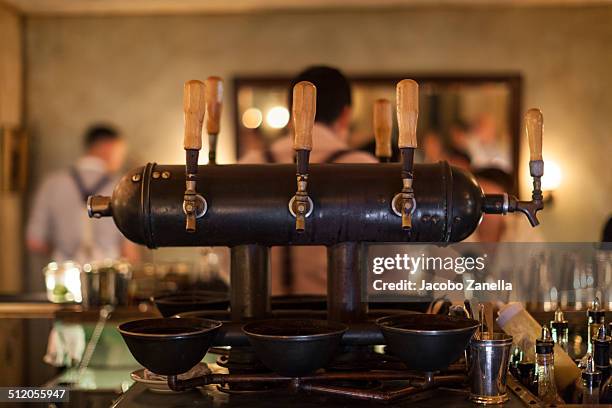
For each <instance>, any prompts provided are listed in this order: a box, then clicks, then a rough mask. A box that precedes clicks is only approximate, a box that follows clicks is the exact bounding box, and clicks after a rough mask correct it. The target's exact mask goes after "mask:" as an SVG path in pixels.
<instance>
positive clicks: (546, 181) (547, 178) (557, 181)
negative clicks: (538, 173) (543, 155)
mask: <svg viewBox="0 0 612 408" xmlns="http://www.w3.org/2000/svg"><path fill="white" fill-rule="evenodd" d="M562 179H563V172H562V171H561V167H559V165H558V164H557V163H556V162H554V161H552V160H547V159H544V176H542V195H543V196H544V202H545V203H548V204H549V205H550V204H552V202H553V194H554V191H555V190H556V189H558V188H559V187H560V186H561V181H562Z"/></svg>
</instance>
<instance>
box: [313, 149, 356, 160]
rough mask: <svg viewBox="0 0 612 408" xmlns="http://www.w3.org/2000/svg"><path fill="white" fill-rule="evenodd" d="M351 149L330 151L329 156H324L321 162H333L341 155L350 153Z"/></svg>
mask: <svg viewBox="0 0 612 408" xmlns="http://www.w3.org/2000/svg"><path fill="white" fill-rule="evenodd" d="M352 152H353V150H336V151H335V152H332V153H331V154H330V155H329V156H327V157H326V158H325V160H323V161H322V162H321V163H333V162H335V161H338V160H339V159H340V158H341V157H343V156H346V155H347V154H349V153H352Z"/></svg>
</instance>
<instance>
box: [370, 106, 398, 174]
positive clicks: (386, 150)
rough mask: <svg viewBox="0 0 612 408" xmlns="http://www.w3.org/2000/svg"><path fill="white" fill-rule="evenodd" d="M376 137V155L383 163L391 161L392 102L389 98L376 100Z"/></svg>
mask: <svg viewBox="0 0 612 408" xmlns="http://www.w3.org/2000/svg"><path fill="white" fill-rule="evenodd" d="M373 123H374V139H375V140H376V151H375V154H376V157H377V158H378V160H379V161H380V162H381V163H388V162H390V161H391V156H392V150H391V129H392V127H393V119H392V116H391V102H389V100H388V99H377V100H376V101H375V102H374V114H373Z"/></svg>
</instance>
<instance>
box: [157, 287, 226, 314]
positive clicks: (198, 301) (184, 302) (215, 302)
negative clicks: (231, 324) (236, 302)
mask: <svg viewBox="0 0 612 408" xmlns="http://www.w3.org/2000/svg"><path fill="white" fill-rule="evenodd" d="M153 301H154V302H155V306H157V309H158V310H159V312H160V313H161V314H162V316H164V317H170V316H174V315H176V314H179V313H184V312H193V311H199V310H227V308H228V307H229V298H228V296H227V294H225V293H222V292H207V291H201V290H200V291H193V292H183V293H175V294H171V295H163V296H157V297H155V298H154V299H153Z"/></svg>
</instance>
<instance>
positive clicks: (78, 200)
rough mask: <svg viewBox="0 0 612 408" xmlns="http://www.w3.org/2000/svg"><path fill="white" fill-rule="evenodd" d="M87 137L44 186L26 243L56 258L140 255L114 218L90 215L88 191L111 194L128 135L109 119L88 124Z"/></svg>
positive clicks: (83, 259) (131, 257) (78, 259)
mask: <svg viewBox="0 0 612 408" xmlns="http://www.w3.org/2000/svg"><path fill="white" fill-rule="evenodd" d="M84 139H85V140H84V143H85V154H84V155H83V156H82V157H81V158H79V159H78V160H77V161H76V163H75V164H74V165H72V166H70V167H69V168H67V169H64V170H61V171H58V172H56V173H53V174H51V175H49V176H48V177H47V178H46V179H45V180H43V182H42V184H41V186H40V187H39V189H38V191H37V193H36V195H35V198H34V203H33V206H32V209H31V214H30V219H29V221H28V225H27V230H26V243H27V247H28V249H29V250H30V251H32V252H34V253H37V254H43V255H46V256H48V257H50V259H51V260H53V261H57V262H62V261H66V260H73V261H76V262H79V263H86V262H91V261H95V260H102V259H106V258H111V259H117V258H119V257H122V256H123V257H126V258H127V259H128V260H130V261H135V260H137V257H138V252H137V250H136V247H135V246H133V245H132V244H128V242H127V241H126V240H125V239H124V238H123V236H122V235H121V233H120V232H119V230H118V229H117V227H115V225H114V223H113V220H112V219H111V218H104V219H100V220H91V219H89V218H88V217H87V211H86V201H87V197H88V196H89V195H93V194H101V195H111V194H112V191H113V187H114V186H115V184H116V181H117V180H116V179H115V177H114V174H115V173H116V172H117V171H118V170H119V169H120V168H121V166H122V165H123V161H124V159H125V153H126V145H125V141H124V140H123V138H122V137H121V135H120V134H119V132H118V131H117V130H116V129H114V128H112V127H110V126H104V125H96V126H92V127H91V128H89V129H88V130H87V132H86V133H85V138H84Z"/></svg>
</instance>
